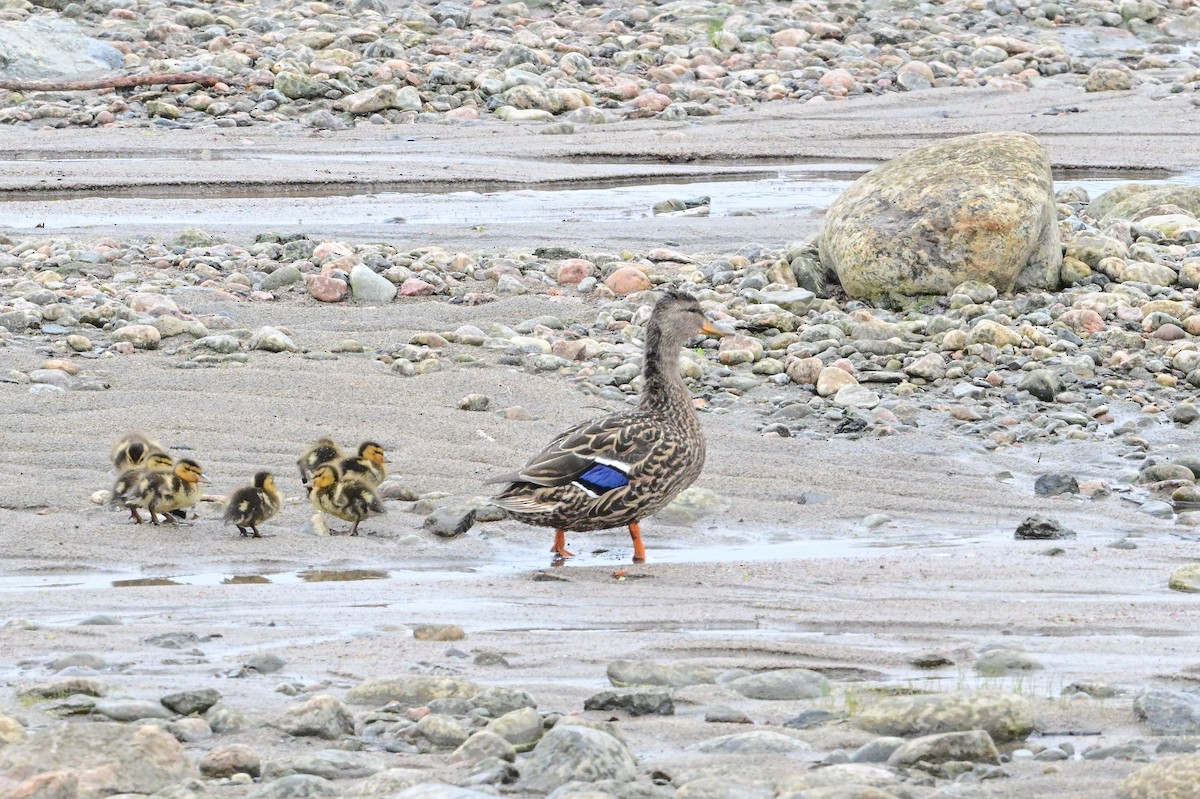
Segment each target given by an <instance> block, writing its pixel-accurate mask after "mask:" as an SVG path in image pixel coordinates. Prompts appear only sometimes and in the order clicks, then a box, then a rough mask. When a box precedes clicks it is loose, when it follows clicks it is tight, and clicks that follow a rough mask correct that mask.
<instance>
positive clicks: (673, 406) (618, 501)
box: [487, 291, 731, 562]
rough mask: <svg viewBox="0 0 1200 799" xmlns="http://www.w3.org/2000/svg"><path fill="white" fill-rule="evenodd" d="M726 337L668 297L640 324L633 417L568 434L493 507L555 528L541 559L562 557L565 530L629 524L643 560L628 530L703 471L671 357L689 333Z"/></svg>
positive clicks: (684, 299)
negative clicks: (641, 351) (639, 383)
mask: <svg viewBox="0 0 1200 799" xmlns="http://www.w3.org/2000/svg"><path fill="white" fill-rule="evenodd" d="M700 332H704V333H709V334H711V335H718V336H721V335H726V334H728V333H729V332H731V331H730V330H729V329H728V328H726V327H718V326H717V325H716V324H715V323H713V322H711V321H710V320H708V319H706V318H705V317H704V313H703V311H702V310H701V308H700V304H699V303H698V302H697V301H696V299H695V298H694V297H692V296H691V295H690V294H687V293H685V292H681V291H671V292H668V293H667V294H666V296H664V297H663V298H662V299H661V300H659V301H658V303H657V304H656V305H655V306H654V310H653V312H652V313H651V314H650V320H649V322H648V323H647V325H646V337H645V348H646V353H645V360H644V365H643V367H642V374H643V376H644V378H645V386H644V388H643V389H642V397H641V401H640V403H639V404H638V407H637V409H636V410H633V411H629V412H627V413H618V414H613V415H611V416H605V417H604V418H602V419H597V420H595V421H591V422H584V423H583V424H580V425H577V426H575V427H572V428H571V429H570V430H567V431H566V432H564V433H563V434H562V435H560V436H559V437H558V438H556V439H554V441H552V442H550V444H549V446H547V447H546V448H545V449H543V450H542V451H541V452H540V453H538V454H537V455H535V456H534V457H533V458H532V459H530V461H529V462H528V463H526V464H525V466H524V467H523V468H522V469H521V470H520V471H519V472H516V473H515V474H507V475H504V476H501V477H496V478H493V479H491V480H489V481H487V482H489V483H496V482H506V483H508V485H507V486H506V487H505V488H504V489H503V490H501V492H500V493H499V495H497V496H496V498H495V499H494V500H493V502H494V503H495V504H496V505H499V506H500V507H502V508H504V509H505V510H507V511H508V512H509V515H510V516H512V517H513V518H515V519H518V520H520V521H523V522H525V523H527V524H535V525H540V526H545V527H553V528H555V540H554V546H553V548H552V549H551V551H552V552H553V553H554V554H555V555H557V556H558V557H560V558H566V557H571V554H572V553H570V552H568V551H567V550H566V540H565V531H566V530H573V531H578V532H583V531H588V530H601V529H604V528H607V527H618V526H621V525H628V526H629V533H630V536H631V537H632V539H633V559H634V560H635V561H638V562H641V561H644V560H645V559H646V553H645V548H644V546H643V544H642V539H641V530H640V528H639V527H638V522H640V521H641V520H642V519H644V518H646V517H647V516H650V515H651V514H653V513H655V512H656V511H658V510H660V509H661V508H663V507H664V506H665V505H666V504H667V503H669V502H670V501H671V500H672V499H673V498H674V497H675V495H676V494H678V493H679V492H680V491H682V490H683V489H685V488H687V487H688V486H689V485H691V484H692V482H693V481H695V479H696V478H697V477H698V476H699V475H700V470H701V469H702V468H703V467H704V434H703V431H702V430H701V428H700V420H699V419H698V418H697V417H696V412H695V409H694V408H693V407H692V398H691V395H690V394H689V392H688V389H687V386H686V385H685V384H684V382H683V379H682V378H681V377H680V375H679V366H678V364H679V353H680V350H681V349H682V347H683V345H684V344H685V343H686V342H687V341H688V339H690V338H692V337H693V336H695V335H696V334H697V333H700Z"/></svg>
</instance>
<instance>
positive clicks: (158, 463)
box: [109, 452, 175, 524]
mask: <svg viewBox="0 0 1200 799" xmlns="http://www.w3.org/2000/svg"><path fill="white" fill-rule="evenodd" d="M174 468H175V461H174V460H172V459H171V456H170V455H168V454H167V453H165V452H151V453H150V454H149V455H148V456H147V457H146V459H145V460H144V461H143V462H142V465H141V466H134V467H132V468H129V469H126V470H125V471H123V472H121V474H120V475H118V476H117V481H116V482H115V483H113V487H112V499H111V500H109V501H110V502H112V504H114V505H121V506H123V507H125V508H128V509H129V514H130V515H131V516H132V517H133V520H134V521H135V522H137V523H138V524H141V522H142V517H141V516H140V515H138V511H137V507H136V506H134V505H130V504H128V503H126V502H125V501H124V500H123V499H122V498H123V497H124V496H125V494H126V493H128V492H129V491H130V490H131V489H132V488H133V487H134V486H136V485H137V484H138V483H139V482H141V479H142V478H143V477H145V476H146V475H147V474H150V473H151V472H162V473H169V472H171V471H172V470H174Z"/></svg>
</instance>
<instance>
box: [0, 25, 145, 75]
mask: <svg viewBox="0 0 1200 799" xmlns="http://www.w3.org/2000/svg"><path fill="white" fill-rule="evenodd" d="M0 52H2V53H4V60H3V61H2V62H0V79H3V80H53V79H58V78H77V77H80V76H84V75H93V74H96V73H100V72H108V71H111V70H114V69H121V68H122V67H124V66H125V56H124V55H123V54H122V53H121V51H120V50H117V49H116V48H115V47H113V46H112V45H110V44H106V43H104V42H101V41H99V40H97V39H93V38H91V37H90V36H85V35H84V33H83V31H82V30H81V29H80V28H79V26H78V25H76V24H75V23H74V22H69V21H67V20H64V19H60V18H58V17H57V16H34V17H32V18H30V19H27V20H25V21H24V22H18V23H9V24H5V25H0Z"/></svg>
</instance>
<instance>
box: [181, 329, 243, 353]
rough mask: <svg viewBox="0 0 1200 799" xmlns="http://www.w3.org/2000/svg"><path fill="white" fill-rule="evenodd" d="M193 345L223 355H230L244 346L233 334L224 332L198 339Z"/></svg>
mask: <svg viewBox="0 0 1200 799" xmlns="http://www.w3.org/2000/svg"><path fill="white" fill-rule="evenodd" d="M192 346H193V347H195V348H196V349H201V350H210V351H212V352H216V353H219V354H221V355H228V354H229V353H231V352H237V351H238V350H240V349H241V348H242V344H241V342H240V341H238V340H237V339H236V338H234V337H233V336H227V335H225V334H223V333H222V334H218V335H214V336H205V337H203V338H199V339H196V342H195V343H194V344H192Z"/></svg>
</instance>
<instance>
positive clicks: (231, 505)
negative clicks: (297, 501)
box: [224, 472, 283, 538]
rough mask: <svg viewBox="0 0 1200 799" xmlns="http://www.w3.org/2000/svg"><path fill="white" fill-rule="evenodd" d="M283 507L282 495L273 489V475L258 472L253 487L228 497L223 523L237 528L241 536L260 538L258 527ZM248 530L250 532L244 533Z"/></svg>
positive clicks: (240, 490)
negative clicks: (251, 535)
mask: <svg viewBox="0 0 1200 799" xmlns="http://www.w3.org/2000/svg"><path fill="white" fill-rule="evenodd" d="M282 506H283V494H281V493H280V492H279V489H278V488H276V487H275V475H273V474H271V473H270V472H259V473H258V474H256V475H254V485H249V486H246V487H245V488H239V489H238V490H237V491H234V492H233V494H231V495H230V497H229V502H228V503H227V504H226V505H225V517H224V518H225V523H226V524H232V525H234V526H236V527H237V529H238V532H239V533H241V534H242V536H249V535H250V534H251V533H253V535H254V537H255V538H262V534H261V533H260V532H258V525H260V524H262V523H263V522H265V521H267V520H268V519H270V518H271V517H272V516H274V515H275V514H276V513H279V509H280V507H282ZM247 528H249V530H250V532H246V530H247Z"/></svg>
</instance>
